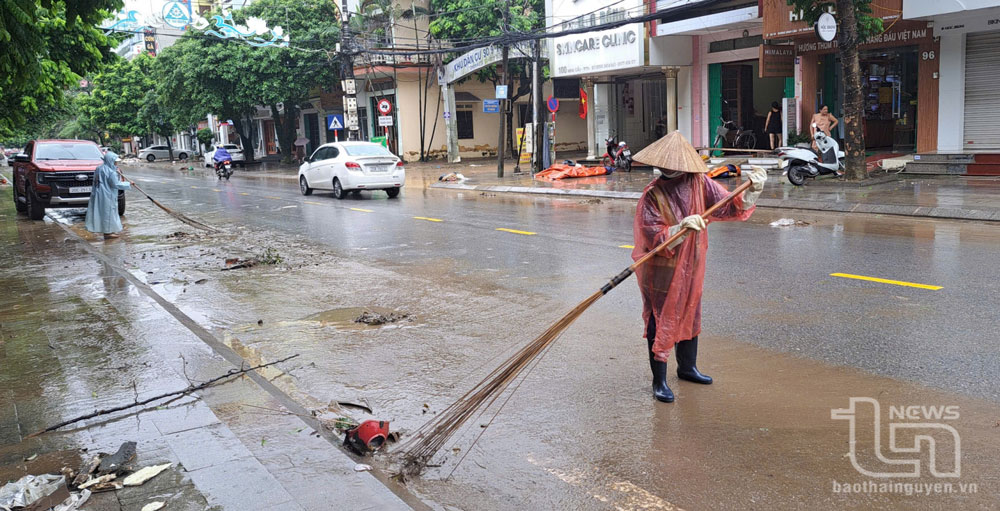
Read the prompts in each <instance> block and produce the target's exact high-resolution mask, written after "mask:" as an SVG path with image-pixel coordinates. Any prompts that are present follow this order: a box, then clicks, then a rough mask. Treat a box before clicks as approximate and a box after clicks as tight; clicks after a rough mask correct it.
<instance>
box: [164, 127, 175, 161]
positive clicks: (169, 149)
mask: <svg viewBox="0 0 1000 511" xmlns="http://www.w3.org/2000/svg"><path fill="white" fill-rule="evenodd" d="M164 138H166V139H167V154H168V155H169V156H170V163H173V162H174V145H173V144H171V143H170V135H169V134H167V135H164Z"/></svg>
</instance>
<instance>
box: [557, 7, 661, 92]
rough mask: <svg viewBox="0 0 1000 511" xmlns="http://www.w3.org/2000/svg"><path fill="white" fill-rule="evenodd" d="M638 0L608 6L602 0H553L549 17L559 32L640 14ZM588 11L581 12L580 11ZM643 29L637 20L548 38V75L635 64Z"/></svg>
mask: <svg viewBox="0 0 1000 511" xmlns="http://www.w3.org/2000/svg"><path fill="white" fill-rule="evenodd" d="M642 6H643V3H642V0H624V1H622V2H620V3H614V4H611V5H610V6H609V5H608V3H607V2H606V1H605V0H578V1H576V2H572V1H565V0H555V1H553V7H552V11H553V13H552V17H553V19H554V22H555V23H561V24H560V25H558V26H557V27H556V28H555V29H554V31H555V32H561V31H566V30H574V29H579V28H586V27H592V26H596V25H601V24H605V23H610V22H616V21H622V20H627V19H629V18H633V17H635V16H637V15H641V14H642ZM581 12H584V13H588V14H586V15H584V16H581V15H580V13H581ZM644 34H645V29H644V28H643V26H642V24H641V23H632V24H628V25H622V26H620V27H617V28H611V29H607V30H600V31H596V32H584V33H580V34H573V35H567V36H562V37H556V38H553V39H552V43H551V44H552V50H551V52H550V59H551V61H552V65H551V66H550V67H551V70H552V76H557V77H558V76H579V75H581V74H587V73H598V72H602V71H613V70H616V69H627V68H632V67H639V66H642V65H643V64H644V61H645V57H646V51H645V41H644Z"/></svg>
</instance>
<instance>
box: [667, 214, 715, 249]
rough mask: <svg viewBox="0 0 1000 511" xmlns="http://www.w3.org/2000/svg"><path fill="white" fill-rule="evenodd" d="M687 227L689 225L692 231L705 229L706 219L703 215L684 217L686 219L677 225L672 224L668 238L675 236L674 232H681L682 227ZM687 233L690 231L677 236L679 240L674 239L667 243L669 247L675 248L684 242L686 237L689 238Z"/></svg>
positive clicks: (668, 231)
mask: <svg viewBox="0 0 1000 511" xmlns="http://www.w3.org/2000/svg"><path fill="white" fill-rule="evenodd" d="M685 227H687V228H688V229H690V230H692V231H700V230H703V229H704V228H705V227H706V224H705V219H704V218H702V217H701V215H691V216H688V217H684V219H683V220H681V223H679V224H677V225H671V226H670V228H669V229H667V238H669V237H671V236H673V235H674V234H677V233H678V232H680V230H681V229H683V228H685ZM687 235H688V233H684V235H683V236H681V237H680V238H677V241H674V242H673V243H671V244H669V245H667V248H668V249H670V250H673V249H674V248H676V247H677V245H680V244H681V243H683V242H684V239H685V238H687Z"/></svg>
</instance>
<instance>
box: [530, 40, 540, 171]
mask: <svg viewBox="0 0 1000 511" xmlns="http://www.w3.org/2000/svg"><path fill="white" fill-rule="evenodd" d="M531 53H532V55H531V122H532V125H531V129H532V131H533V132H534V133H532V134H531V137H532V142H533V143H532V145H531V148H532V152H531V161H532V166H531V171H532V173H535V172H541V170H542V128H541V122H542V116H541V115H540V114H541V110H542V77H541V71H540V69H541V63H540V61H541V60H542V42H541V41H540V40H536V41H535V47H534V48H532V50H531Z"/></svg>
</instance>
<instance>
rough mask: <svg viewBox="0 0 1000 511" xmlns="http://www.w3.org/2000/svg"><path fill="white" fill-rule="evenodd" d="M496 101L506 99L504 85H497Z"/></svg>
mask: <svg viewBox="0 0 1000 511" xmlns="http://www.w3.org/2000/svg"><path fill="white" fill-rule="evenodd" d="M497 99H507V86H506V85H497Z"/></svg>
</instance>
